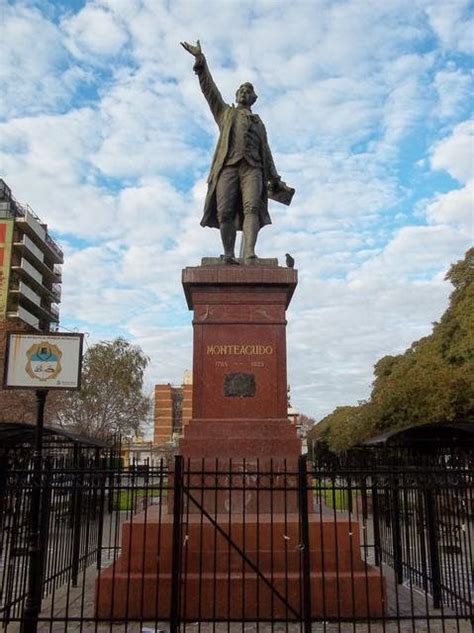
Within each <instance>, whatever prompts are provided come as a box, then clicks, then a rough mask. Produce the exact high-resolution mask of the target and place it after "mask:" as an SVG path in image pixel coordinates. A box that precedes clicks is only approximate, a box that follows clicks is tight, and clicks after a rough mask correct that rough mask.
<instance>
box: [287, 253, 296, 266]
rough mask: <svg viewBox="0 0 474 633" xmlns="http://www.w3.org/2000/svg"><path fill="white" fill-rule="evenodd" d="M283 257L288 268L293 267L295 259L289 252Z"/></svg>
mask: <svg viewBox="0 0 474 633" xmlns="http://www.w3.org/2000/svg"><path fill="white" fill-rule="evenodd" d="M285 258H286V265H287V266H288V268H294V267H295V260H294V258H293V257H292V256H291V255H290V253H285Z"/></svg>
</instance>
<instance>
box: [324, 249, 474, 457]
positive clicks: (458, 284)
mask: <svg viewBox="0 0 474 633" xmlns="http://www.w3.org/2000/svg"><path fill="white" fill-rule="evenodd" d="M446 279H448V280H449V281H451V283H452V284H453V286H454V290H453V292H452V293H451V296H450V303H449V306H448V309H447V310H446V312H445V313H444V314H443V316H442V317H441V319H440V321H439V323H435V324H434V325H433V331H432V333H431V334H430V335H429V336H426V337H424V338H422V339H420V340H419V341H416V342H414V343H413V344H412V345H411V346H410V347H409V349H408V350H407V351H406V352H404V353H403V354H399V355H397V356H384V357H383V358H381V359H380V360H379V361H378V362H377V363H376V364H375V367H374V376H375V380H374V382H373V389H372V393H371V397H370V400H369V401H368V402H366V403H363V404H361V405H359V406H356V407H338V408H337V409H335V411H334V412H333V413H331V414H330V415H328V416H326V418H324V419H323V420H322V421H321V422H320V423H319V424H318V425H317V426H316V427H315V430H314V433H313V437H314V438H315V439H320V440H323V441H325V442H326V443H327V445H328V446H329V448H331V449H332V450H336V451H341V450H346V449H347V448H349V447H350V446H353V445H354V444H356V443H358V442H361V441H362V440H364V439H366V438H368V437H370V436H373V435H376V434H378V433H382V432H384V431H388V430H394V429H398V428H400V429H401V428H404V427H407V426H412V425H415V424H424V423H429V422H430V423H437V422H449V421H455V420H462V421H467V420H471V421H474V340H473V339H474V248H472V249H470V250H469V251H468V252H467V253H466V255H465V257H464V259H462V260H460V261H458V262H456V263H455V264H453V266H451V268H450V269H449V271H448V273H447V275H446Z"/></svg>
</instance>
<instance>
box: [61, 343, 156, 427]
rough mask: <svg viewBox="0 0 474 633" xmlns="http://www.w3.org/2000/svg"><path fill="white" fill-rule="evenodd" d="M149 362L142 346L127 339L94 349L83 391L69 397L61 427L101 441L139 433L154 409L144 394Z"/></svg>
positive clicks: (86, 362) (88, 358)
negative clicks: (117, 435) (151, 409)
mask: <svg viewBox="0 0 474 633" xmlns="http://www.w3.org/2000/svg"><path fill="white" fill-rule="evenodd" d="M148 362H149V359H148V357H147V356H146V355H145V354H144V352H143V351H142V349H141V348H140V347H138V346H136V345H132V344H131V343H129V342H128V341H126V340H125V339H123V338H117V339H115V340H113V341H102V342H100V343H97V344H95V345H93V346H92V347H90V348H89V349H88V350H87V352H86V353H85V355H84V359H83V366H82V388H81V390H80V391H76V392H70V394H69V395H66V396H65V398H64V400H63V402H62V404H61V407H60V410H59V412H58V414H57V417H58V421H59V422H60V424H61V425H62V426H64V427H67V428H69V429H71V430H74V432H76V433H79V434H82V435H88V436H93V437H99V438H106V437H110V436H111V435H113V434H116V433H120V434H121V435H123V436H126V437H127V436H132V435H134V434H136V433H138V432H139V431H140V427H141V424H142V423H143V422H144V421H145V420H146V418H147V416H148V414H149V411H150V407H151V400H150V398H149V397H148V396H147V395H145V393H144V391H143V378H144V372H145V369H146V367H147V365H148Z"/></svg>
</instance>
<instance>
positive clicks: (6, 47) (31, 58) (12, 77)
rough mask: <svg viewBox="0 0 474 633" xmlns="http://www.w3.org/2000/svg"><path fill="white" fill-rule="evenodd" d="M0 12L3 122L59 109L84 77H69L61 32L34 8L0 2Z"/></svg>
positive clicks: (0, 108) (0, 83) (1, 0)
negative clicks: (25, 115) (9, 118)
mask: <svg viewBox="0 0 474 633" xmlns="http://www.w3.org/2000/svg"><path fill="white" fill-rule="evenodd" d="M0 12H1V16H2V17H1V21H2V27H1V36H0V94H1V96H2V98H1V99H0V120H2V119H6V118H8V117H13V116H18V115H23V114H30V113H38V112H44V111H45V110H46V111H48V110H55V109H56V108H57V107H59V106H60V105H63V104H64V102H65V100H66V99H67V97H69V96H70V94H71V89H72V88H73V87H74V85H75V84H76V82H77V80H78V79H80V77H81V76H82V74H81V73H77V74H76V75H75V76H72V75H71V74H67V66H66V61H67V60H66V49H65V48H64V44H63V42H62V41H61V33H60V31H59V30H58V28H57V27H56V26H55V25H54V24H52V23H51V22H49V21H48V20H46V19H45V18H44V17H43V16H42V15H41V13H40V11H38V10H37V9H34V8H30V7H27V6H22V5H21V4H17V5H15V4H10V3H5V2H4V0H0ZM65 72H66V74H65ZM66 76H67V78H66V80H65V81H63V80H64V79H65V77H66Z"/></svg>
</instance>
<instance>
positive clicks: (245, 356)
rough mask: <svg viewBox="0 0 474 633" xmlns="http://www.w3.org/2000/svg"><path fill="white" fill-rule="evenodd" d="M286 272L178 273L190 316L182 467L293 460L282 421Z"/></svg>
mask: <svg viewBox="0 0 474 633" xmlns="http://www.w3.org/2000/svg"><path fill="white" fill-rule="evenodd" d="M296 284H297V272H296V271H295V270H294V269H292V268H280V267H278V266H274V267H263V266H222V265H221V266H219V265H217V266H199V267H197V268H186V269H185V270H184V271H183V286H184V291H185V295H186V299H187V302H188V306H189V308H190V309H191V310H193V311H194V320H193V329H194V343H193V418H192V420H191V422H190V424H189V425H187V427H186V429H185V432H184V437H183V438H182V439H181V441H180V446H179V448H180V453H181V454H182V455H183V457H185V459H190V460H196V459H197V460H201V459H202V458H206V460H208V461H210V460H215V459H216V458H218V459H220V460H226V461H227V460H229V459H232V460H233V461H234V463H235V462H236V461H241V460H242V459H243V458H247V459H252V460H256V459H257V458H258V459H259V460H260V466H262V465H263V463H264V462H265V463H267V462H268V460H269V459H270V458H273V459H274V460H275V461H278V460H279V461H281V460H283V459H286V460H288V461H294V460H297V458H298V456H299V454H300V452H301V445H300V441H299V440H298V437H297V434H296V429H295V427H294V426H292V425H291V424H290V422H289V420H288V414H287V411H288V400H287V398H288V396H287V387H288V384H287V373H286V308H287V307H288V305H289V303H290V300H291V297H292V295H293V292H294V290H295V288H296Z"/></svg>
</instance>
